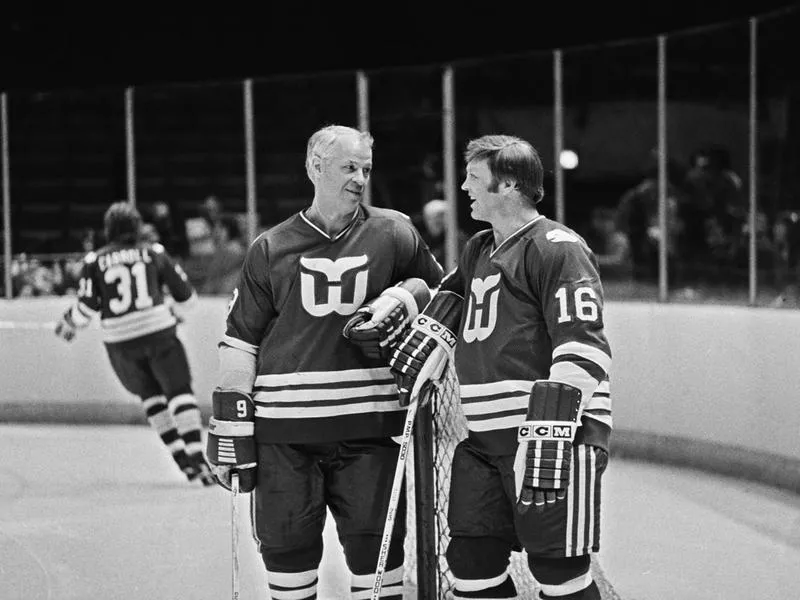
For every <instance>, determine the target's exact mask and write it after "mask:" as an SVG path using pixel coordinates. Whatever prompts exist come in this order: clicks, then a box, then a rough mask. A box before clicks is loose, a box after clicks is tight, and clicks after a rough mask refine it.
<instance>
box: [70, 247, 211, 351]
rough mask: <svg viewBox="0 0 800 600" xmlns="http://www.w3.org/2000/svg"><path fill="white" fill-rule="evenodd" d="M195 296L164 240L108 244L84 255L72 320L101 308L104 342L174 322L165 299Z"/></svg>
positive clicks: (84, 321) (179, 300)
mask: <svg viewBox="0 0 800 600" xmlns="http://www.w3.org/2000/svg"><path fill="white" fill-rule="evenodd" d="M165 288H166V290H167V291H168V292H169V294H170V296H171V299H172V300H174V302H176V303H185V302H188V301H190V300H194V299H195V297H196V296H195V293H194V289H193V287H192V286H191V284H190V283H189V281H188V280H187V278H186V274H185V273H184V272H183V270H182V269H181V267H180V266H179V265H178V264H177V263H175V262H174V261H173V260H172V258H171V257H170V256H169V255H168V254H167V253H166V251H165V250H164V247H163V246H162V245H161V244H149V243H139V244H135V245H134V244H128V245H121V244H110V245H108V246H104V247H103V248H100V249H99V250H97V251H95V252H89V254H87V255H86V257H85V258H84V259H83V266H82V271H81V278H80V281H79V286H78V302H77V304H76V305H75V306H74V307H73V309H72V316H73V320H74V321H75V322H76V323H77V324H79V325H85V324H87V323H88V321H89V320H90V319H91V318H92V317H93V316H94V315H97V314H98V313H99V315H100V325H101V327H102V329H103V341H104V342H106V343H115V342H124V341H128V340H132V339H136V338H140V337H143V336H146V335H149V334H151V333H155V332H157V331H162V330H164V329H168V328H170V327H174V326H175V324H176V322H177V320H176V318H175V315H174V314H173V312H172V310H170V307H169V306H168V305H167V303H166V299H167V295H166V293H165Z"/></svg>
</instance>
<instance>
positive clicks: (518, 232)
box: [489, 215, 544, 257]
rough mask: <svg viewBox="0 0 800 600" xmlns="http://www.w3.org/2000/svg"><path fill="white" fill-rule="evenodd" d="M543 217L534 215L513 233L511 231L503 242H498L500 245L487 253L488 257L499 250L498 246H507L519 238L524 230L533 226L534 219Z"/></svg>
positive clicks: (542, 216)
mask: <svg viewBox="0 0 800 600" xmlns="http://www.w3.org/2000/svg"><path fill="white" fill-rule="evenodd" d="M543 218H544V215H536V216H535V217H533V218H532V219H531V220H530V221H528V222H527V223H525V225H523V226H522V227H520V228H519V229H517V230H516V231H515V232H514V233H512V234H511V235H510V236H508V237H507V238H506V239H504V240H503V242H502V243H501V244H500V245H499V246H498V247H497V248H495V249H494V250H492V251H491V252H490V253H489V256H490V257H491V256H494V254H495V252H497V251H498V250H500V248H503V247H504V246H508V245H510V244H511V243H512V242H515V241H516V240H517V239H519V237H520V236H521V235H522V234H523V233H525V232H526V231H528V230H529V229H530V228H531V227H533V225H534V223H536V221H538V220H539V219H543Z"/></svg>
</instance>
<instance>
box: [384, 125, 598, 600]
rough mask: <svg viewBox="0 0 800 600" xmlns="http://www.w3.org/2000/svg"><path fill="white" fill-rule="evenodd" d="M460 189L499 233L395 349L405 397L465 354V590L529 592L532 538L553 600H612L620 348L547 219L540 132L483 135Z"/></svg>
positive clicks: (565, 232) (461, 507)
mask: <svg viewBox="0 0 800 600" xmlns="http://www.w3.org/2000/svg"><path fill="white" fill-rule="evenodd" d="M465 160H466V163H467V169H466V179H465V181H464V183H463V185H462V186H461V187H462V189H463V190H465V191H466V192H467V193H468V194H469V197H470V199H471V200H472V205H471V208H472V217H473V218H474V219H476V220H479V221H487V222H489V223H490V224H491V229H487V230H484V231H481V232H479V233H477V234H476V235H475V236H473V237H472V239H471V240H470V241H469V242H468V243H467V245H466V247H465V248H464V251H463V252H462V255H461V258H460V261H459V264H458V266H457V268H456V269H455V270H454V271H453V272H452V273H450V274H448V275H447V277H445V279H444V280H443V281H442V284H441V287H440V290H439V292H438V293H437V294H436V296H434V298H433V300H431V302H430V304H429V305H428V306H427V307H426V308H425V310H424V311H423V313H422V314H420V315H419V317H417V319H416V320H415V322H414V323H413V324H412V326H411V329H410V331H409V332H407V334H406V336H405V337H404V339H403V340H402V341H401V342H400V343H399V344H398V345H397V348H396V350H395V352H394V354H393V355H392V357H391V359H390V360H391V368H392V371H393V373H394V374H395V376H396V378H397V380H398V385H399V386H400V388H401V393H403V396H404V397H407V396H412V397H413V396H417V395H418V394H419V393H420V391H422V390H424V389H425V387H426V386H428V385H431V384H437V383H438V378H440V376H441V373H443V372H444V369H443V368H444V366H445V365H446V363H447V362H448V361H449V360H450V359H451V358H453V356H454V360H455V367H456V372H457V375H458V379H459V382H460V387H461V403H462V407H463V409H464V413H465V415H466V417H467V421H468V428H469V435H468V437H467V439H466V440H464V441H462V442H460V443H459V444H458V446H457V448H456V450H455V454H454V457H453V465H452V480H451V491H450V505H449V512H448V522H449V525H450V535H451V540H450V543H449V546H448V548H447V561H448V564H449V566H450V569H451V570H452V572H453V574H454V575H455V597H456V598H514V597H516V594H517V590H516V589H515V585H514V583H513V581H512V580H511V578H510V577H509V575H508V571H507V569H508V564H509V556H510V553H511V551H512V550H514V549H519V547H520V545H521V546H522V547H524V548H525V549H526V550H527V553H528V558H529V567H530V569H531V572H532V573H533V575H534V577H535V579H536V580H537V581H538V582H539V584H540V585H541V597H542V598H546V599H553V598H559V599H566V598H569V599H570V600H578V599H580V600H597V599H599V598H600V595H599V591H598V588H597V585H596V584H595V583H594V581H593V580H592V575H591V571H590V554H591V553H592V552H597V551H598V550H599V547H600V546H599V532H600V482H601V475H602V473H603V471H604V469H605V467H606V464H607V461H608V444H609V436H610V432H611V410H610V409H611V403H610V399H609V393H608V380H609V379H608V378H609V369H610V366H611V353H610V349H609V344H608V342H607V340H606V336H605V334H604V331H603V290H602V286H601V283H600V278H599V276H598V269H597V263H596V260H595V257H594V255H593V254H592V252H591V250H590V249H589V248H588V247H587V246H586V244H585V242H584V240H583V239H582V238H581V237H580V236H578V235H577V234H575V233H574V232H573V231H571V230H570V229H568V228H566V227H564V226H563V225H560V224H559V223H556V222H554V221H551V220H549V219H547V218H545V217H544V216H542V215H541V214H539V212H538V210H537V208H536V204H537V203H538V202H539V201H540V200H541V199H542V196H543V189H542V179H543V170H542V164H541V161H540V159H539V155H538V153H537V152H536V150H535V149H534V148H533V147H532V146H531V145H530V144H529V143H528V142H526V141H523V140H521V139H519V138H516V137H512V136H505V135H490V136H484V137H481V138H478V139H475V140H472V141H471V142H470V143H469V144H468V146H467V150H466V153H465Z"/></svg>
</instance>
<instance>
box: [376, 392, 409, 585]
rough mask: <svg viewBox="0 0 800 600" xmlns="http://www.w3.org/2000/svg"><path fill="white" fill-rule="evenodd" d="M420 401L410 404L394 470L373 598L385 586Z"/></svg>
mask: <svg viewBox="0 0 800 600" xmlns="http://www.w3.org/2000/svg"><path fill="white" fill-rule="evenodd" d="M417 407H418V402H417V401H412V402H411V403H410V404H409V405H408V412H407V413H406V422H405V425H404V426H403V437H402V439H401V440H400V453H399V454H398V455H397V466H396V467H395V470H394V480H393V481H392V493H391V495H390V496H389V509H388V511H387V512H386V523H385V524H384V526H383V537H382V538H381V546H380V552H379V553H378V564H377V566H376V567H375V583H374V584H373V586H372V600H378V599H379V598H380V596H381V588H382V587H383V574H384V571H386V560H387V559H388V558H389V546H390V545H391V543H392V531H393V530H394V520H395V517H396V516H397V506H398V504H399V503H400V492H401V491H402V489H403V475H405V469H406V456H407V455H408V447H409V442H410V441H411V433H412V431H413V430H414V420H415V418H416V416H417Z"/></svg>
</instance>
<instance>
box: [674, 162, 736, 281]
mask: <svg viewBox="0 0 800 600" xmlns="http://www.w3.org/2000/svg"><path fill="white" fill-rule="evenodd" d="M685 189H686V193H687V201H686V202H684V203H683V204H682V205H681V207H682V211H681V218H682V220H683V222H684V223H685V226H686V229H685V236H684V250H685V252H686V255H687V258H688V259H689V261H690V264H689V266H690V268H689V269H688V271H687V275H688V276H689V277H690V278H691V279H693V280H696V281H708V280H709V278H710V277H712V276H715V275H716V274H717V273H720V272H721V273H722V274H723V277H724V275H725V273H726V272H727V273H730V271H731V270H732V269H735V268H737V266H738V268H742V267H746V263H745V264H744V265H737V264H736V258H735V257H736V247H737V246H738V245H739V244H740V239H739V238H740V237H741V235H742V231H743V226H744V225H745V223H746V221H747V214H748V210H747V206H746V205H745V202H744V196H743V194H742V193H741V191H742V181H741V179H740V178H739V176H738V175H736V173H734V172H733V171H732V170H731V168H730V155H729V153H728V151H727V150H725V149H723V148H719V147H716V146H712V147H709V148H703V149H701V150H698V151H697V152H695V153H694V155H693V156H692V159H691V166H690V169H689V171H688V173H687V175H686V185H685ZM698 267H699V268H698Z"/></svg>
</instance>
